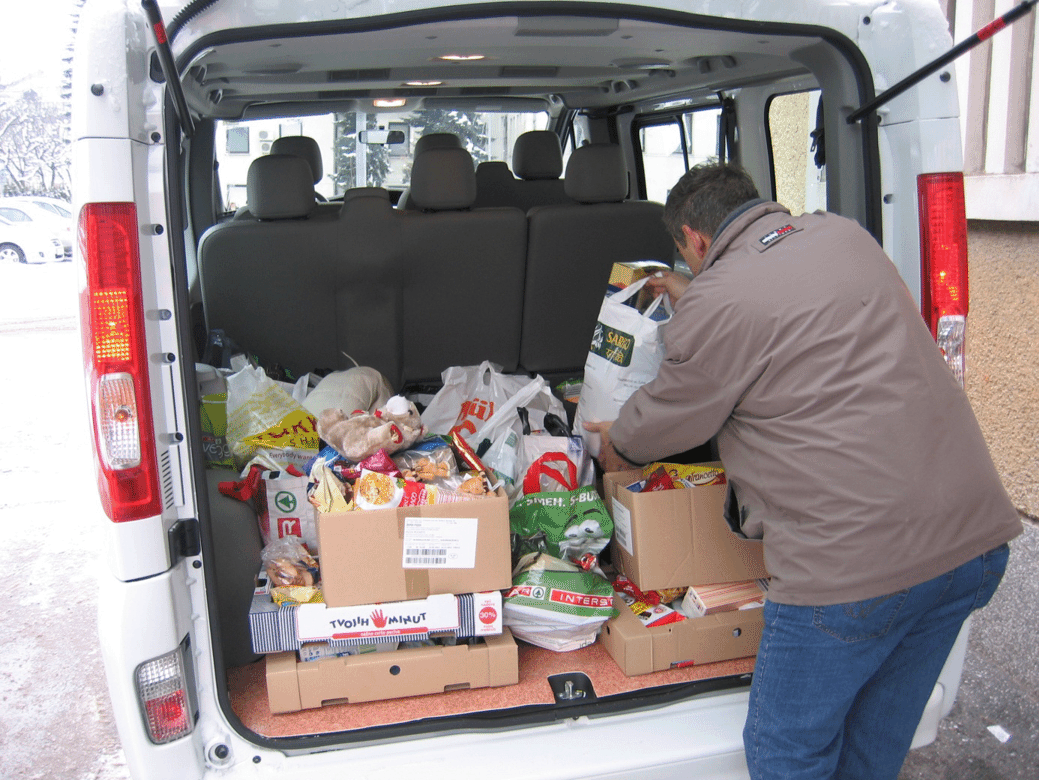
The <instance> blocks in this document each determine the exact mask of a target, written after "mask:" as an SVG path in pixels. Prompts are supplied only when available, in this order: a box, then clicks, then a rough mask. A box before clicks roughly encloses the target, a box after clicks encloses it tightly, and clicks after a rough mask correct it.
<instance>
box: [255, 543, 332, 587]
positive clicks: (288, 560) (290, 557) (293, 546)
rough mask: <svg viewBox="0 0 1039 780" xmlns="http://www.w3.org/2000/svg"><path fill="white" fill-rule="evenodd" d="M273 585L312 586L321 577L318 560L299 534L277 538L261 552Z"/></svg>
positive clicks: (261, 557) (261, 558)
mask: <svg viewBox="0 0 1039 780" xmlns="http://www.w3.org/2000/svg"><path fill="white" fill-rule="evenodd" d="M260 560H262V561H263V564H264V570H265V571H266V572H267V576H268V578H269V579H270V583H271V586H272V587H282V586H288V585H296V586H300V585H301V586H304V587H311V586H313V585H315V584H316V583H317V582H318V580H319V579H320V574H319V572H318V565H317V561H316V560H315V559H314V557H313V556H312V555H311V554H310V552H308V550H307V548H306V547H305V546H304V544H303V540H302V539H300V538H299V537H298V536H286V537H283V538H281V539H275V540H274V541H272V542H271V543H270V544H268V545H267V546H266V547H264V548H263V551H262V552H261V553H260Z"/></svg>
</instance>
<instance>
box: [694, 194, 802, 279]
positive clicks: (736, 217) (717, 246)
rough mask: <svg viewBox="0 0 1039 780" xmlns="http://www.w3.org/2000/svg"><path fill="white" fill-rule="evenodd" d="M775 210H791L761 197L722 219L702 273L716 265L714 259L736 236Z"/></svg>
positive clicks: (784, 211) (702, 267)
mask: <svg viewBox="0 0 1039 780" xmlns="http://www.w3.org/2000/svg"><path fill="white" fill-rule="evenodd" d="M775 212H783V213H785V214H789V213H790V210H789V209H787V207H786V206H782V205H780V204H778V203H776V202H775V201H771V200H762V199H761V198H755V199H754V200H748V201H747V202H746V203H744V204H743V205H742V206H740V207H739V208H736V209H734V210H733V211H732V213H730V214H729V216H727V217H726V218H725V219H724V220H722V223H721V225H719V226H718V231H717V232H716V233H715V234H714V238H712V239H711V248H710V249H708V250H707V256H706V257H705V258H704V261H703V265H702V266H700V273H701V274H702V273H703V272H704V271H706V270H707V269H708V268H710V267H711V266H712V265H714V261H715V260H717V259H718V258H719V257H720V256H721V254H722V253H723V252H724V251H725V250H726V249H728V248H729V245H730V244H732V242H733V241H734V240H735V239H736V237H737V236H739V235H740V234H741V233H742V232H743V231H744V230H746V229H747V227H748V226H749V225H750V224H751V223H753V222H756V221H757V220H758V219H760V218H761V217H763V216H765V215H766V214H773V213H775Z"/></svg>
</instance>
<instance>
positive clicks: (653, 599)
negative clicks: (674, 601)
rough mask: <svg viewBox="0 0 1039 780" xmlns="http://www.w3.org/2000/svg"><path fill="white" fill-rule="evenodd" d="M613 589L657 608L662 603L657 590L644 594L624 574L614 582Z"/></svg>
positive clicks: (618, 576)
mask: <svg viewBox="0 0 1039 780" xmlns="http://www.w3.org/2000/svg"><path fill="white" fill-rule="evenodd" d="M613 589H614V590H615V591H617V592H618V593H626V594H627V595H629V596H631V597H632V598H633V599H635V601H641V602H642V603H643V604H649V605H651V606H655V605H657V604H659V603H660V596H659V594H657V592H656V591H655V590H651V591H650V592H649V593H643V592H642V591H641V590H639V587H638V585H636V584H635V583H634V582H632V581H631V580H629V579H628V578H627V577H625V576H624V575H623V574H618V575H617V579H615V580H614V581H613Z"/></svg>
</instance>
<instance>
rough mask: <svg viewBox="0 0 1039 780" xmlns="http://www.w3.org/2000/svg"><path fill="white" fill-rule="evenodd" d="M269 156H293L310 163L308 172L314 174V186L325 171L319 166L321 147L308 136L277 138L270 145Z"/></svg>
mask: <svg viewBox="0 0 1039 780" xmlns="http://www.w3.org/2000/svg"><path fill="white" fill-rule="evenodd" d="M271 154H294V155H296V156H297V157H302V158H303V159H304V160H306V161H307V162H308V163H310V170H311V171H313V172H314V184H317V183H318V182H319V181H321V177H322V176H324V175H325V169H324V167H323V166H322V164H321V147H320V146H318V145H317V141H315V140H314V139H313V138H311V137H310V136H307V135H286V136H284V137H283V138H277V139H275V140H274V143H272V144H271Z"/></svg>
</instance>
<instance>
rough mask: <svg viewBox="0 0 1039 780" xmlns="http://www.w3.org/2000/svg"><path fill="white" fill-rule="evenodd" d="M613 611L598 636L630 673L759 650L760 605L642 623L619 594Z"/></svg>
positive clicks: (643, 672) (749, 654) (742, 655)
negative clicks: (659, 623) (663, 622)
mask: <svg viewBox="0 0 1039 780" xmlns="http://www.w3.org/2000/svg"><path fill="white" fill-rule="evenodd" d="M614 605H615V606H616V607H617V617H615V618H613V619H612V620H610V621H609V622H608V623H606V625H604V626H603V629H602V633H601V634H600V636H599V641H600V642H602V644H603V646H604V647H605V648H606V652H608V653H609V654H610V656H611V657H612V658H613V660H614V661H616V662H617V665H618V666H619V667H620V668H621V671H623V672H624V674H626V675H628V676H629V677H634V676H636V675H639V674H649V673H650V672H659V671H662V670H664V669H670V668H671V667H672V666H674V665H683V666H684V665H688V664H706V663H713V662H715V661H725V660H727V659H730V658H748V657H750V656H752V655H756V654H757V652H758V643H759V642H760V641H761V629H762V610H761V609H760V608H759V609H743V610H738V611H736V612H721V613H719V614H717V615H707V616H705V617H699V618H687V619H686V620H682V621H679V622H678V623H669V624H667V625H664V626H649V627H646V626H644V625H643V624H642V622H641V621H640V620H639V619H638V617H636V615H635V613H634V612H632V611H631V609H630V608H629V607H628V605H627V604H625V603H624V602H623V601H622V600H621V599H620V597H614Z"/></svg>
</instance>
